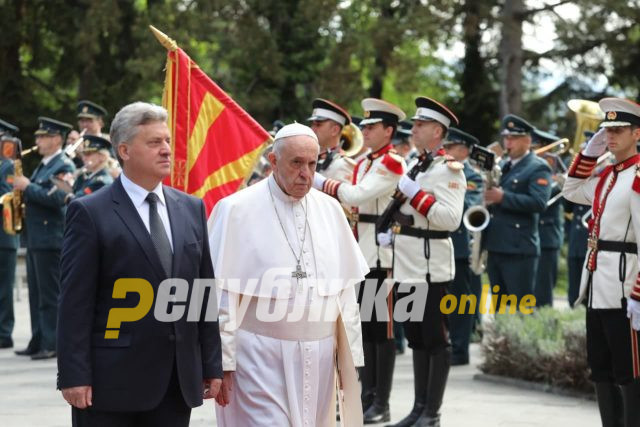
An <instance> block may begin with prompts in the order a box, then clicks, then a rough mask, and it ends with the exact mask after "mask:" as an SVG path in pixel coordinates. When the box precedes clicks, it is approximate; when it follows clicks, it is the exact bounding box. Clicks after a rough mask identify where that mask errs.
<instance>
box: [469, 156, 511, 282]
mask: <svg viewBox="0 0 640 427" xmlns="http://www.w3.org/2000/svg"><path fill="white" fill-rule="evenodd" d="M469 158H470V160H471V161H472V162H473V163H474V164H476V165H477V166H478V167H479V168H480V169H481V170H482V174H483V176H484V181H485V183H486V188H487V189H489V188H491V187H493V186H495V185H496V184H497V183H499V182H500V176H501V175H502V171H501V170H500V166H498V165H497V164H496V161H495V154H494V153H493V152H491V151H489V150H488V149H486V148H483V147H480V146H476V145H474V146H473V148H472V151H471V154H470V155H469ZM490 220H491V215H490V214H489V210H488V209H487V207H486V204H485V202H484V200H483V201H482V204H481V205H476V206H471V207H470V208H468V209H467V210H466V211H465V212H464V214H463V216H462V223H463V224H464V226H465V228H466V229H467V230H468V231H469V233H471V241H470V245H471V256H470V257H469V267H470V268H471V271H472V272H473V274H482V273H483V272H484V270H485V268H486V266H487V251H486V249H484V246H483V244H482V232H483V231H484V230H485V229H486V228H487V227H488V226H489V221H490Z"/></svg>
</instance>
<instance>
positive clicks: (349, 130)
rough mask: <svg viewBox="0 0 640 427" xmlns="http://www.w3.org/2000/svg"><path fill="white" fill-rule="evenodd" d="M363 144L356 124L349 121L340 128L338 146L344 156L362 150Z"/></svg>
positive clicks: (349, 155) (351, 155)
mask: <svg viewBox="0 0 640 427" xmlns="http://www.w3.org/2000/svg"><path fill="white" fill-rule="evenodd" d="M363 144H364V138H363V137H362V131H361V130H360V128H359V127H358V126H357V125H356V124H353V123H349V124H348V125H346V126H344V127H343V128H342V135H340V146H341V148H342V151H343V154H344V156H345V157H353V156H355V155H356V154H358V153H359V152H360V150H362V145H363Z"/></svg>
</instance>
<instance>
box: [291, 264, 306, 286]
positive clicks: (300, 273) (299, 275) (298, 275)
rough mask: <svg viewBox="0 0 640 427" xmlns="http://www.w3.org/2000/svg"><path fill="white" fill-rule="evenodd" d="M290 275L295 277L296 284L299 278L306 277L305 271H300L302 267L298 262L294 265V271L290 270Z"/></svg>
mask: <svg viewBox="0 0 640 427" xmlns="http://www.w3.org/2000/svg"><path fill="white" fill-rule="evenodd" d="M291 277H295V279H296V281H297V282H298V285H299V284H300V279H306V277H307V272H306V271H302V267H300V263H298V264H297V265H296V271H292V272H291Z"/></svg>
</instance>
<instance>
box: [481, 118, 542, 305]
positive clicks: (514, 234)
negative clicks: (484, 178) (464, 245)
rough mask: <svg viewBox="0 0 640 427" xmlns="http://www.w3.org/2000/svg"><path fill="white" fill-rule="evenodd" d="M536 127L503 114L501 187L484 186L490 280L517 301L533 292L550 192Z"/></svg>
mask: <svg viewBox="0 0 640 427" xmlns="http://www.w3.org/2000/svg"><path fill="white" fill-rule="evenodd" d="M533 129H534V127H533V126H532V125H530V124H529V123H528V122H527V121H526V120H524V119H522V118H520V117H518V116H515V115H512V114H509V115H507V116H505V117H504V119H503V120H502V135H503V140H504V145H505V148H506V151H507V157H506V159H505V160H503V162H502V164H501V169H502V177H501V179H500V185H499V186H497V187H492V188H490V189H487V190H485V201H486V202H487V204H488V205H489V211H490V212H491V221H490V222H489V226H488V227H487V229H486V232H485V236H486V248H487V250H488V252H489V257H488V260H487V273H488V274H489V281H490V282H491V286H492V288H493V287H494V286H496V285H497V286H499V287H500V291H501V292H502V293H506V294H513V295H515V296H516V298H517V300H518V301H520V300H521V299H522V297H524V296H525V295H530V294H532V293H533V285H534V283H535V272H536V266H537V263H538V257H539V256H540V236H539V234H538V220H539V215H540V213H541V212H543V211H544V210H545V208H546V206H547V200H549V195H550V193H551V169H550V168H549V165H548V164H547V162H545V161H544V160H542V159H541V158H539V157H538V156H537V155H536V154H535V153H534V152H533V151H531V132H533Z"/></svg>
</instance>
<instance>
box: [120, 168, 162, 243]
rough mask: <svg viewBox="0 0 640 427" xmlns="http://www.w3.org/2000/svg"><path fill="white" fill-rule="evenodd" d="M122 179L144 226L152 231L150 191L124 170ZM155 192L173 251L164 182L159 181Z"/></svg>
mask: <svg viewBox="0 0 640 427" xmlns="http://www.w3.org/2000/svg"><path fill="white" fill-rule="evenodd" d="M120 181H121V182H122V186H123V187H124V191H125V192H126V193H127V195H128V196H129V198H130V199H131V202H132V203H133V206H134V207H135V208H136V210H137V211H138V215H140V218H141V219H142V222H143V223H144V226H145V227H146V228H147V231H148V232H149V233H151V228H150V227H149V202H147V200H146V199H147V195H148V194H149V191H147V190H145V189H144V188H142V187H140V186H139V185H138V184H136V183H135V182H133V181H131V180H130V179H129V178H127V176H126V175H125V174H124V172H122V173H121V174H120ZM153 193H156V194H157V195H158V198H159V199H160V200H159V203H158V215H160V219H161V220H162V225H164V230H165V231H166V232H167V237H168V238H169V243H170V244H171V250H172V251H173V239H172V237H171V223H170V222H169V212H168V211H167V203H166V201H165V200H164V192H163V191H162V183H161V182H160V183H158V185H157V186H156V188H154V189H153Z"/></svg>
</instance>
